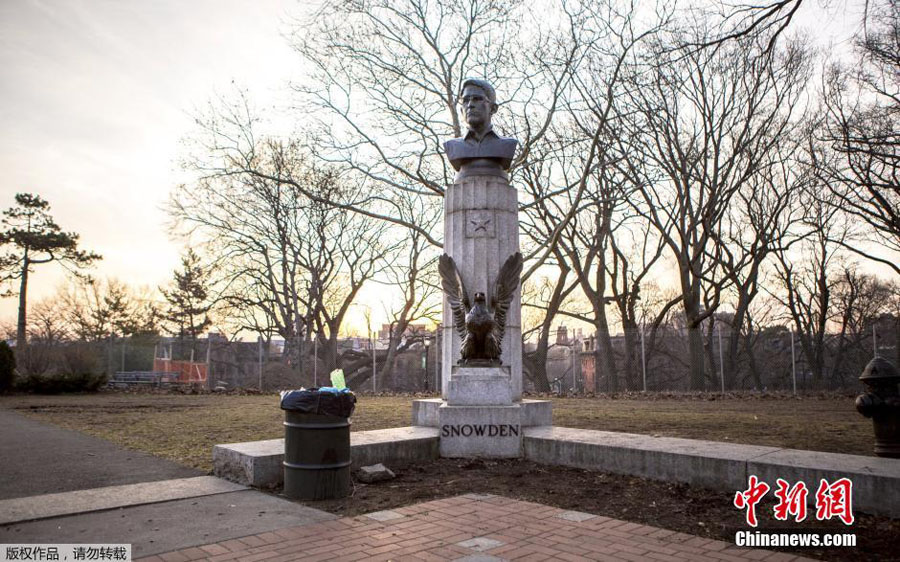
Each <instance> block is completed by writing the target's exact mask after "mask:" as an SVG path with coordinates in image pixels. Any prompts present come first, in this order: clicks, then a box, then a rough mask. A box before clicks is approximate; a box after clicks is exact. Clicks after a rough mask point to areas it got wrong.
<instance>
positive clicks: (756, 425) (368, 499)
mask: <svg viewBox="0 0 900 562" xmlns="http://www.w3.org/2000/svg"><path fill="white" fill-rule="evenodd" d="M412 398H414V397H411V396H367V395H362V396H359V402H358V404H357V409H356V412H355V413H354V415H353V417H352V422H353V426H352V429H353V430H354V431H364V430H369V429H380V428H387V427H399V426H405V425H409V423H410V418H411V399H412ZM551 399H552V400H553V410H554V411H553V420H554V423H555V424H556V425H559V426H565V427H579V428H586V429H601V430H609V431H623V432H631V433H644V434H650V435H664V436H674V437H685V438H700V439H709V440H718V441H729V442H736V443H748V444H759V445H772V446H780V447H789V448H797V449H809V450H818V451H828V452H838V453H850V454H857V455H871V454H872V443H873V435H872V426H871V421H870V420H867V419H865V418H863V417H862V416H860V415H859V414H858V413H857V412H856V411H855V408H854V405H853V396H852V395H849V394H848V395H835V394H832V395H817V396H806V397H803V398H796V397H792V396H790V395H781V394H747V395H736V394H735V395H725V396H721V395H660V394H652V395H640V394H632V395H627V394H626V395H616V396H607V397H597V398H580V397H579V398H555V397H552V398H551ZM0 407H2V408H10V409H14V410H16V411H18V412H21V413H24V414H25V415H27V416H29V417H32V418H35V419H39V420H42V421H46V422H50V423H53V424H56V425H59V426H63V427H66V428H69V429H74V430H78V431H82V432H84V433H88V434H91V435H95V436H98V437H102V438H105V439H108V440H110V441H113V442H115V443H118V444H120V445H123V446H125V447H127V448H131V449H136V450H141V451H146V452H149V453H151V454H154V455H158V456H161V457H164V458H168V459H171V460H174V461H176V462H179V463H181V464H183V465H186V466H191V467H194V468H199V469H202V470H210V469H211V468H212V467H211V450H212V446H213V445H215V444H217V443H232V442H242V441H253V440H258V439H272V438H277V437H281V436H283V427H282V425H281V421H282V419H283V413H282V412H281V411H280V409H279V408H278V397H277V395H274V394H268V395H241V394H230V395H208V394H205V395H204V394H200V395H182V394H173V393H146V392H141V393H123V392H104V393H99V394H93V395H68V396H5V397H0ZM391 468H392V469H393V470H395V472H397V474H398V477H397V478H396V479H395V480H392V481H389V482H384V483H379V484H372V485H365V484H361V483H356V484H355V488H354V493H353V495H352V496H351V497H350V498H347V499H344V500H334V501H327V502H310V503H309V505H312V506H313V507H316V508H319V509H325V510H327V511H331V512H333V513H336V514H340V515H355V514H359V513H366V512H371V511H377V510H381V509H390V508H393V507H399V506H402V505H408V504H410V503H416V502H423V501H428V500H431V499H437V498H441V497H446V496H453V495H458V494H465V493H470V492H476V493H494V494H500V495H504V496H508V497H512V498H517V499H523V500H527V501H534V502H539V503H544V504H548V505H554V506H557V507H562V508H565V509H573V510H579V511H586V512H590V513H596V514H598V515H605V516H608V517H615V518H619V519H625V520H628V521H634V522H639V523H646V524H649V525H655V526H659V527H662V528H666V529H671V530H677V531H681V532H686V533H691V534H695V535H701V536H705V537H709V538H717V539H721V540H724V541H727V542H733V540H734V533H735V531H738V530H746V529H747V527H746V525H745V524H744V519H743V514H742V512H741V511H740V510H738V509H736V508H735V507H734V506H733V505H732V500H733V496H734V493H733V492H730V493H729V492H717V491H710V490H705V489H701V488H691V487H688V486H685V485H680V484H669V483H662V482H654V481H649V480H642V479H639V478H633V477H627V476H619V475H614V474H604V473H596V472H590V471H584V470H579V469H570V468H562V467H546V466H540V465H537V464H534V463H531V462H527V461H478V460H475V461H458V460H449V459H442V460H439V461H434V462H431V463H424V464H414V465H408V466H392V467H391ZM770 497H771V494H770ZM770 513H771V505H769V506H768V507H765V506H761V507H760V508H759V509H758V514H759V517H760V520H761V523H760V528H762V529H768V528H782V527H783V528H786V530H790V531H797V530H822V528H823V527H824V528H829V529H833V531H832V532H855V533H856V534H857V541H858V546H857V547H856V548H844V549H830V550H827V549H802V550H797V551H796V552H797V553H799V554H802V555H804V556H810V557H814V558H822V559H826V560H875V559H877V560H889V559H897V560H900V520H892V519H888V518H883V517H874V516H868V515H864V514H860V513H857V514H856V516H857V520H856V522H855V523H854V524H853V526H852V527H850V528H847V527H845V526H844V525H843V524H842V523H840V522H836V521H835V522H824V523H823V522H818V521H815V519H813V521H812V522H810V521H809V519H807V520H806V521H805V522H803V523H800V524H798V523H794V522H788V523H782V522H778V521H775V520H774V519H773V518H772V517H771V515H770Z"/></svg>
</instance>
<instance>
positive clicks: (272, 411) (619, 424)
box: [0, 392, 873, 470]
mask: <svg viewBox="0 0 900 562" xmlns="http://www.w3.org/2000/svg"><path fill="white" fill-rule="evenodd" d="M411 401H412V398H411V397H409V396H367V395H361V396H359V397H358V403H357V406H356V411H355V412H354V414H353V417H352V422H353V425H352V430H353V431H365V430H370V429H382V428H389V427H401V426H406V425H410V419H411V415H412V413H411V410H412V407H411ZM552 401H553V422H554V424H555V425H558V426H563V427H577V428H584V429H598V430H606V431H621V432H628V433H642V434H647V435H656V436H666V437H685V438H690V439H707V440H713V441H725V442H731V443H746V444H753V445H770V446H776V447H787V448H793V449H809V450H814V451H827V452H834V453H847V454H854V455H872V454H873V453H872V445H873V433H872V422H871V420H868V419H866V418H863V417H862V416H861V415H859V414H858V413H857V412H856V409H855V408H854V402H853V397H852V396H849V395H847V396H837V395H829V396H809V397H802V398H794V397H791V396H786V395H758V394H753V395H728V396H724V397H720V396H717V395H685V396H676V395H662V396H660V395H653V394H650V395H627V396H624V397H618V398H552ZM0 407H2V408H9V409H13V410H15V411H18V412H20V413H23V414H25V415H27V416H29V417H31V418H34V419H37V420H41V421H45V422H49V423H52V424H55V425H58V426H61V427H65V428H67V429H73V430H76V431H80V432H83V433H87V434H89V435H94V436H96V437H101V438H103V439H107V440H109V441H112V442H114V443H117V444H119V445H122V446H124V447H126V448H129V449H134V450H138V451H145V452H147V453H150V454H153V455H157V456H160V457H163V458H167V459H170V460H172V461H175V462H177V463H180V464H182V465H186V466H190V467H194V468H198V469H201V470H211V469H212V447H213V445H215V444H218V443H235V442H242V441H256V440H260V439H274V438H278V437H282V436H283V435H284V429H283V426H282V425H281V422H282V419H283V413H282V412H281V410H280V409H279V407H278V396H277V395H275V394H267V395H215V394H212V395H211V394H202V395H185V394H152V393H120V392H101V393H97V394H83V395H59V396H32V395H28V396H4V397H0Z"/></svg>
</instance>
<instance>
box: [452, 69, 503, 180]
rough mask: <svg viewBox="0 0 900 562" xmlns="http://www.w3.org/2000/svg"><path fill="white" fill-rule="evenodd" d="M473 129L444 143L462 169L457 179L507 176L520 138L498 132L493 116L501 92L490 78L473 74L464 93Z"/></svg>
mask: <svg viewBox="0 0 900 562" xmlns="http://www.w3.org/2000/svg"><path fill="white" fill-rule="evenodd" d="M460 101H461V102H462V107H463V111H464V112H465V116H466V123H468V125H469V130H468V132H466V135H465V136H464V137H461V138H458V139H450V140H448V141H447V142H445V143H444V150H445V151H446V152H447V159H448V160H450V164H452V165H453V168H454V169H455V170H456V171H458V172H459V173H458V174H457V176H456V179H457V181H458V180H460V179H462V178H463V177H465V176H469V175H489V176H501V177H503V178H506V170H509V165H510V163H511V162H512V159H513V156H514V155H515V153H516V146H518V144H519V141H517V140H516V139H511V138H505V137H501V136H499V135H498V134H497V133H495V132H494V128H493V126H492V125H491V116H492V115H493V114H494V113H496V112H497V107H498V106H497V94H496V92H495V90H494V87H493V86H491V84H490V83H489V82H488V81H486V80H478V79H474V78H469V79H467V80H466V81H465V82H463V84H462V93H461V95H460Z"/></svg>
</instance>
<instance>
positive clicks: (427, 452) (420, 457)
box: [213, 427, 438, 488]
mask: <svg viewBox="0 0 900 562" xmlns="http://www.w3.org/2000/svg"><path fill="white" fill-rule="evenodd" d="M436 458H438V430H437V428H431V427H397V428H392V429H377V430H373V431H353V432H351V433H350V460H351V463H352V465H353V466H366V465H371V464H375V463H379V462H380V463H385V464H388V465H390V464H391V463H394V462H412V461H425V460H433V459H436ZM283 460H284V439H269V440H266V441H250V442H247V443H228V444H224V445H216V446H214V447H213V472H214V474H215V475H216V476H219V477H221V478H225V479H227V480H231V481H232V482H237V483H238V484H243V485H247V486H254V487H256V488H277V487H279V486H281V485H282V483H283V482H284V469H283V467H282V464H281V463H282V461H283Z"/></svg>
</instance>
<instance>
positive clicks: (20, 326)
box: [16, 249, 31, 349]
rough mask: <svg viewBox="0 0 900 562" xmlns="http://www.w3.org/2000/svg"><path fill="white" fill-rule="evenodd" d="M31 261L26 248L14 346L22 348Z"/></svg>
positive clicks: (23, 345) (24, 342) (23, 344)
mask: <svg viewBox="0 0 900 562" xmlns="http://www.w3.org/2000/svg"><path fill="white" fill-rule="evenodd" d="M30 264H31V262H30V261H29V260H28V250H27V249H26V250H25V258H24V267H22V283H21V284H20V285H19V319H18V323H17V324H16V347H17V348H19V349H23V348H24V347H25V344H26V339H25V326H26V325H27V322H26V317H25V312H26V310H27V306H26V303H27V296H26V293H27V290H28V266H29V265H30Z"/></svg>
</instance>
